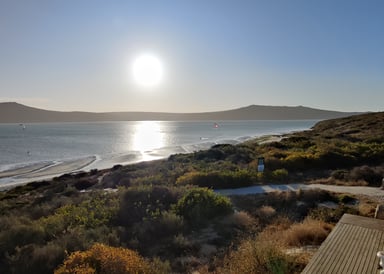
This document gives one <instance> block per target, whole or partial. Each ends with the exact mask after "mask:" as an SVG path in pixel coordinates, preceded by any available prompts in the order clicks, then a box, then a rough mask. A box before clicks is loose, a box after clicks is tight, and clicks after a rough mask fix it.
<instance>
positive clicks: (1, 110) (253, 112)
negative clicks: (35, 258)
mask: <svg viewBox="0 0 384 274" xmlns="http://www.w3.org/2000/svg"><path fill="white" fill-rule="evenodd" d="M355 114H359V113H358V112H339V111H329V110H321V109H313V108H308V107H303V106H297V107H286V106H260V105H250V106H247V107H242V108H238V109H233V110H225V111H216V112H201V113H165V112H103V113H99V112H81V111H73V112H63V111H51V110H43V109H38V108H34V107H29V106H25V105H22V104H18V103H15V102H6V103H0V123H35V122H36V123H37V122H95V121H144V120H157V121H188V120H211V121H219V120H305V119H313V120H315V119H319V120H324V119H332V118H341V117H346V116H351V115H355Z"/></svg>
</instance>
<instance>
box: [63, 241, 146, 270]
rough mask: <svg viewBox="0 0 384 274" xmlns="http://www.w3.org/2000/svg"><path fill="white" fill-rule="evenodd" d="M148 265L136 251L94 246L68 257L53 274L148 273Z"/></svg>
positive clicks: (101, 245)
mask: <svg viewBox="0 0 384 274" xmlns="http://www.w3.org/2000/svg"><path fill="white" fill-rule="evenodd" d="M150 272H151V271H150V265H149V263H148V262H147V261H146V260H145V259H144V258H143V257H141V256H140V255H139V254H138V253H137V252H136V251H133V250H130V249H127V248H121V247H110V246H107V245H103V244H99V243H97V244H94V245H93V246H92V247H91V248H90V249H89V250H86V251H76V252H74V253H72V254H70V255H69V256H68V258H67V259H66V260H65V261H64V263H63V265H61V266H60V267H59V268H57V269H56V270H55V274H91V273H100V274H104V273H105V274H120V273H121V274H123V273H124V274H129V273H132V274H138V273H150Z"/></svg>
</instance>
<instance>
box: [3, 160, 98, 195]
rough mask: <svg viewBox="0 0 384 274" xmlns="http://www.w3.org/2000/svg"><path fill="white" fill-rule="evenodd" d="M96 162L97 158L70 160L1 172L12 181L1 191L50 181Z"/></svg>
mask: <svg viewBox="0 0 384 274" xmlns="http://www.w3.org/2000/svg"><path fill="white" fill-rule="evenodd" d="M95 160H96V157H95V156H89V157H85V158H80V159H68V160H64V161H60V162H47V163H38V164H33V165H30V166H26V167H20V168H15V169H11V170H6V171H3V172H0V178H11V179H12V181H11V182H8V183H4V184H1V185H0V190H5V189H9V188H11V187H14V186H17V185H20V184H25V183H28V182H32V181H37V180H43V179H50V178H52V177H54V176H58V175H61V174H64V173H71V172H75V171H79V170H82V169H84V168H86V167H87V166H89V165H91V164H92V163H93V162H94V161H95Z"/></svg>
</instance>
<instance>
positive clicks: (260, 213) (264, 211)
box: [256, 206, 276, 221]
mask: <svg viewBox="0 0 384 274" xmlns="http://www.w3.org/2000/svg"><path fill="white" fill-rule="evenodd" d="M275 215H276V209H274V208H273V207H272V206H262V207H260V208H259V209H257V210H256V216H257V217H259V219H260V220H262V221H264V220H268V219H270V218H272V217H273V216H275Z"/></svg>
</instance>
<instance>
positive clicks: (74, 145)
mask: <svg viewBox="0 0 384 274" xmlns="http://www.w3.org/2000/svg"><path fill="white" fill-rule="evenodd" d="M315 123H316V121H314V120H300V121H217V122H216V123H214V122H209V121H196V122H191V121H187V122H182V121H135V122H132V121H129V122H128V121H125V122H100V123H98V122H97V123H58V124H37V123H36V124H26V125H19V124H0V171H4V170H9V169H14V168H20V167H23V166H28V165H32V164H36V163H40V162H48V163H49V162H51V163H60V161H63V160H64V161H65V160H76V159H81V158H84V157H89V156H95V157H96V158H95V159H96V160H95V161H94V162H93V163H92V164H90V165H89V166H88V168H89V169H90V168H106V167H111V166H113V165H114V164H117V163H131V162H138V161H142V160H151V159H157V158H163V157H167V156H169V155H171V154H174V153H188V152H192V151H196V150H200V149H207V148H209V147H211V146H212V145H214V144H217V143H239V142H242V141H245V140H246V139H249V138H253V137H259V136H262V135H269V134H282V133H288V132H291V131H299V130H306V129H309V128H310V127H312V126H313V125H314V124H315ZM3 177H4V176H3ZM1 180H3V181H4V179H1ZM1 180H0V183H1Z"/></svg>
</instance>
